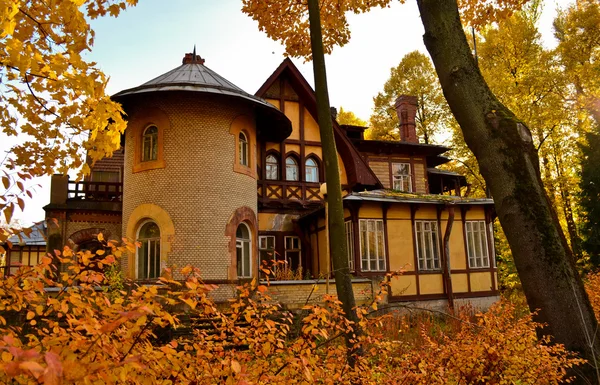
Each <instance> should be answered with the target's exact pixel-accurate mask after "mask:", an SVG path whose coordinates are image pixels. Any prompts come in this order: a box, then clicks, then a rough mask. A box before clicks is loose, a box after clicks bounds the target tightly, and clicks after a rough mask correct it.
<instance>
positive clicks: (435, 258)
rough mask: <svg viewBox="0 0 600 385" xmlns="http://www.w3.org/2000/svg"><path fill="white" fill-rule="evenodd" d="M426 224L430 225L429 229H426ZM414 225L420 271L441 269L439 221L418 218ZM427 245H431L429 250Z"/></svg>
mask: <svg viewBox="0 0 600 385" xmlns="http://www.w3.org/2000/svg"><path fill="white" fill-rule="evenodd" d="M426 225H429V229H428V230H426V229H425V227H426ZM414 226H415V243H416V245H417V262H418V265H419V266H418V269H419V271H438V270H441V268H442V264H441V255H440V234H439V224H438V222H437V221H435V220H434V221H432V220H418V221H415V224H414ZM419 228H420V230H419ZM427 247H429V251H428V250H427ZM428 262H429V263H428Z"/></svg>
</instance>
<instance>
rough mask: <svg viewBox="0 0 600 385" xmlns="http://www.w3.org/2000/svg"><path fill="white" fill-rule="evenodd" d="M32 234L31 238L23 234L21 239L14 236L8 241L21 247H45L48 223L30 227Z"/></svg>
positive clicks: (39, 223)
mask: <svg viewBox="0 0 600 385" xmlns="http://www.w3.org/2000/svg"><path fill="white" fill-rule="evenodd" d="M29 228H30V229H31V233H30V234H29V236H27V235H25V233H21V238H19V236H18V235H13V236H12V237H10V238H8V241H9V242H10V243H12V244H13V245H19V246H44V245H46V222H43V221H42V222H38V223H36V224H34V225H33V226H31V227H29Z"/></svg>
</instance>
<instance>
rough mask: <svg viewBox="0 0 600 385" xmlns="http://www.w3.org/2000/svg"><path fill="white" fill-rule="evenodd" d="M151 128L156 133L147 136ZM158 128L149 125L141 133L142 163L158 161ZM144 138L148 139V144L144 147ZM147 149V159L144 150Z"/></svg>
mask: <svg viewBox="0 0 600 385" xmlns="http://www.w3.org/2000/svg"><path fill="white" fill-rule="evenodd" d="M152 127H154V128H156V133H154V134H147V132H148V130H149V129H151V128H152ZM158 130H159V128H158V126H157V125H156V124H150V125H148V127H146V128H145V129H144V132H142V162H151V161H155V160H157V159H158ZM146 138H149V144H148V145H147V146H146ZM147 147H149V154H148V156H149V157H148V158H146V157H145V155H146V148H147Z"/></svg>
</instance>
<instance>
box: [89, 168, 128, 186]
mask: <svg viewBox="0 0 600 385" xmlns="http://www.w3.org/2000/svg"><path fill="white" fill-rule="evenodd" d="M90 180H91V181H92V182H108V183H119V182H121V174H120V173H119V172H118V171H92V175H91V178H90Z"/></svg>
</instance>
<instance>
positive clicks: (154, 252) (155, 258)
mask: <svg viewBox="0 0 600 385" xmlns="http://www.w3.org/2000/svg"><path fill="white" fill-rule="evenodd" d="M138 242H140V243H141V246H140V248H139V249H138V258H137V259H138V266H137V277H138V279H150V278H158V276H159V275H160V229H159V228H158V225H157V224H156V223H154V222H146V223H144V224H143V225H142V227H140V231H139V233H138Z"/></svg>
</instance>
